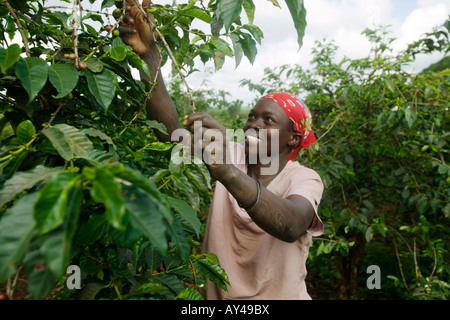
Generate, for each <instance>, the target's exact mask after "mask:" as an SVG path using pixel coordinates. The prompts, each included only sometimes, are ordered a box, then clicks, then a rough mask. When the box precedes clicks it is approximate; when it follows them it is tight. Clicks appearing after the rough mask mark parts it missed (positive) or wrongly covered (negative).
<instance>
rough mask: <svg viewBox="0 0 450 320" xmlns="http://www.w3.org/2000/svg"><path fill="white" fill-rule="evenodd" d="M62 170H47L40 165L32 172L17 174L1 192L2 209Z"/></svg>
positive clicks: (6, 183) (57, 168) (0, 202)
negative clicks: (19, 195) (24, 192)
mask: <svg viewBox="0 0 450 320" xmlns="http://www.w3.org/2000/svg"><path fill="white" fill-rule="evenodd" d="M62 170H63V168H62V167H54V168H47V167H44V166H42V165H38V166H36V167H35V168H33V169H31V170H30V171H26V172H17V173H16V174H14V175H13V176H12V178H11V179H8V180H6V182H5V184H4V185H3V188H2V190H0V207H3V206H4V205H5V204H6V203H7V202H9V201H11V200H13V199H14V198H15V197H16V196H17V195H18V194H19V193H21V192H22V191H25V190H28V189H30V188H32V187H33V186H35V185H36V184H37V183H38V182H41V181H44V180H46V179H48V178H49V177H51V176H52V175H54V174H56V173H58V172H61V171H62Z"/></svg>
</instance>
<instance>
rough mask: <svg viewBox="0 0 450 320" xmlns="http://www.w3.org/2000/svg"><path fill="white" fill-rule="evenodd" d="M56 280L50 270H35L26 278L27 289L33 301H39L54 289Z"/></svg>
mask: <svg viewBox="0 0 450 320" xmlns="http://www.w3.org/2000/svg"><path fill="white" fill-rule="evenodd" d="M56 281H57V278H56V277H55V276H54V275H53V273H52V272H51V271H50V269H48V268H45V269H36V270H34V271H33V272H32V273H31V274H30V275H29V276H28V289H29V290H30V293H31V297H32V298H33V299H34V300H41V299H43V298H45V296H47V295H48V293H49V292H50V290H51V289H52V288H54V287H55V285H56Z"/></svg>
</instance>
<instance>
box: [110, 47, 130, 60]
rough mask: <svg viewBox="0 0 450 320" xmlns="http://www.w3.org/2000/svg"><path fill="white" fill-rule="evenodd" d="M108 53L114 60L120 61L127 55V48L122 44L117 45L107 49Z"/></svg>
mask: <svg viewBox="0 0 450 320" xmlns="http://www.w3.org/2000/svg"><path fill="white" fill-rule="evenodd" d="M109 54H110V55H111V58H113V59H114V60H116V61H122V60H123V59H125V57H126V56H127V49H125V46H124V45H121V46H117V47H114V48H112V49H111V50H110V51H109Z"/></svg>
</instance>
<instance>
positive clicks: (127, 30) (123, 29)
mask: <svg viewBox="0 0 450 320" xmlns="http://www.w3.org/2000/svg"><path fill="white" fill-rule="evenodd" d="M118 29H119V32H120V34H121V35H129V34H135V33H136V32H137V31H136V29H135V28H130V27H125V26H122V25H121V26H119V27H118Z"/></svg>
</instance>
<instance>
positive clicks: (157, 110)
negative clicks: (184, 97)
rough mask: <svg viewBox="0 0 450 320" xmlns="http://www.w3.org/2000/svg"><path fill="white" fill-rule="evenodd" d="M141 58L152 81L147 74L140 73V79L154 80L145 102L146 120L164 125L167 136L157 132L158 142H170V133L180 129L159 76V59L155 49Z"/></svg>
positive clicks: (172, 105) (175, 113) (161, 78)
mask: <svg viewBox="0 0 450 320" xmlns="http://www.w3.org/2000/svg"><path fill="white" fill-rule="evenodd" d="M141 58H142V59H143V60H144V61H145V62H146V63H147V64H148V66H149V69H150V74H151V75H152V77H153V79H150V77H149V76H148V75H147V74H145V73H144V72H140V76H141V79H142V80H146V81H154V80H156V84H155V87H154V89H153V93H152V95H151V97H150V99H148V100H147V106H146V111H147V118H149V119H150V120H156V121H158V122H160V123H162V124H164V125H165V126H166V129H167V133H168V135H165V134H163V133H161V132H159V131H158V132H157V133H156V134H157V136H158V139H159V140H162V141H170V137H171V136H172V132H173V131H174V130H176V129H178V128H180V122H179V119H178V112H177V109H176V107H175V105H174V103H173V101H172V98H171V97H170V95H169V93H168V91H167V88H166V85H165V83H164V79H163V77H162V74H161V69H160V65H159V59H160V57H159V54H158V52H157V48H155V49H154V50H151V51H149V52H148V54H146V55H142V56H141ZM155 77H156V79H155Z"/></svg>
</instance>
